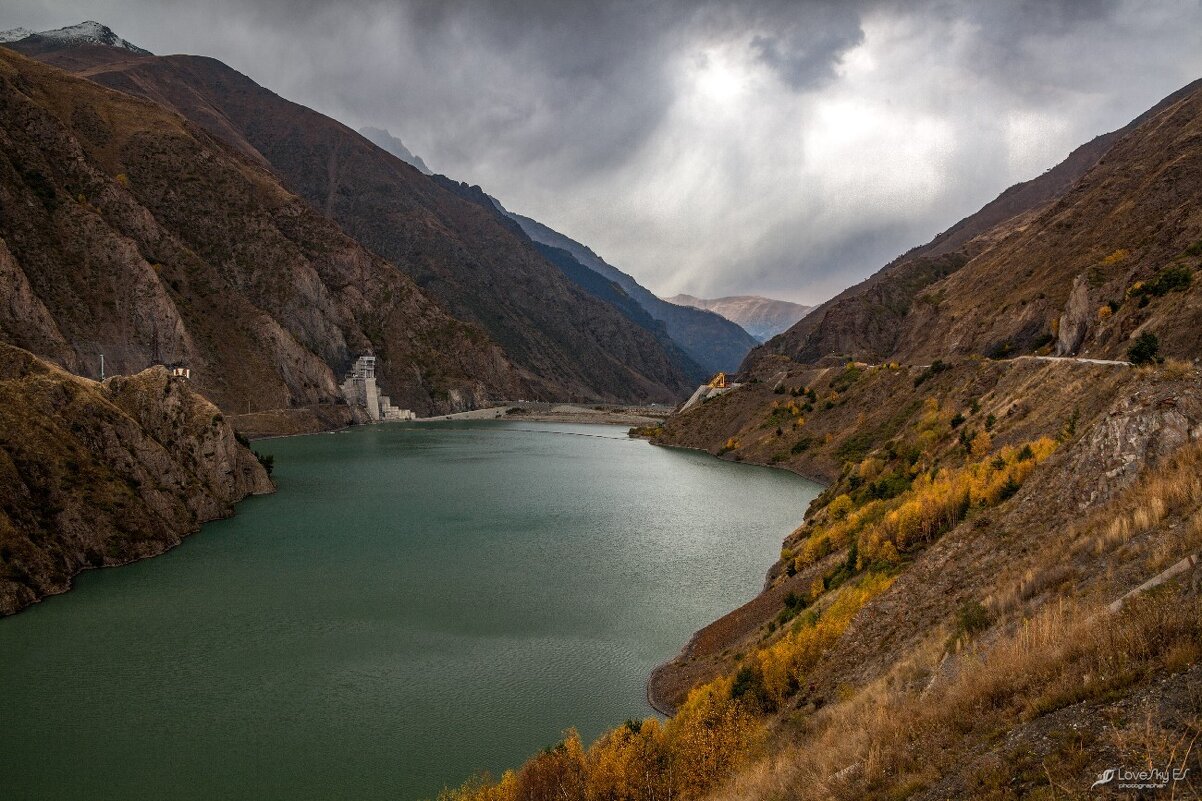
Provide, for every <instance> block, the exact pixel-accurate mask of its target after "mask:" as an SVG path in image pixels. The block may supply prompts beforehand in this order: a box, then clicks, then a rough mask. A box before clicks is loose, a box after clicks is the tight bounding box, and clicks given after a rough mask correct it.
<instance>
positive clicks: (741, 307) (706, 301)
mask: <svg viewBox="0 0 1202 801" xmlns="http://www.w3.org/2000/svg"><path fill="white" fill-rule="evenodd" d="M665 300H667V302H668V303H674V304H676V305H677V306H692V307H693V308H694V309H705V310H706V311H712V312H714V313H715V314H720V315H722V316H723V317H725V318H726V319H727V320H730V321H731V322H732V323H735V324H736V325H738V326H739V327H740V328H742V329H743V330H744V331H746V332H747V333H749V334H751V335H752V336H753V337H755V338H756V339H758V340H759V341H760V342H767V341H768V340H769V339H771V338H772V337H774V336H776V335H777V334H779V333H781V332H782V331H787V330H788V329H789V328H790V327H792V326H793V324H794V323H796V322H797V321H798V320H800V319H801V318H802V317H805V316H806V312H808V311H809V310H810V309H811V308H813V307H812V306H802V305H801V304H800V303H790V302H789V301H787V300H773V299H772V298H762V297H758V296H756V295H730V296H727V297H724V298H698V297H694V296H693V295H673V296H672V297H670V298H665Z"/></svg>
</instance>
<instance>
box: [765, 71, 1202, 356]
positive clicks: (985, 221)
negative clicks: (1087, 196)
mask: <svg viewBox="0 0 1202 801" xmlns="http://www.w3.org/2000/svg"><path fill="white" fill-rule="evenodd" d="M1200 88H1202V84H1200V83H1199V82H1195V83H1192V84H1190V85H1189V86H1186V87H1184V88H1182V89H1180V90H1178V91H1177V92H1174V93H1173V94H1172V95H1170V96H1169V97H1167V98H1165V99H1164V100H1162V101H1161V102H1160V103H1158V104H1157V105H1156V106H1154V107H1153V108H1152V109H1150V110H1149V111H1147V112H1145V113H1144V114H1141V115H1140V116H1139V117H1137V118H1136V119H1135V120H1133V121H1132V122H1131V123H1129V124H1128V125H1127V126H1125V127H1124V128H1122V129H1120V130H1118V131H1114V132H1111V133H1109V134H1105V135H1103V136H1099V137H1097V138H1096V139H1094V140H1093V141H1091V142H1089V143H1087V144H1085V145H1082V146H1081V147H1079V148H1077V149H1076V150H1074V151H1073V152H1072V153H1071V154H1070V155H1069V156H1068V158H1066V159H1065V160H1064V161H1063V162H1061V163H1060V164H1059V165H1057V166H1056V167H1054V168H1052V169H1051V170H1049V171H1047V172H1046V173H1044V174H1043V175H1041V176H1039V177H1038V178H1035V179H1033V180H1031V181H1027V182H1025V183H1021V184H1018V185H1016V186H1013V187H1011V188H1010V189H1007V190H1006V191H1005V192H1003V193H1002V194H1001V195H999V196H998V197H997V198H996V199H995V200H993V201H992V202H990V203H989V204H987V205H986V206H984V207H983V208H982V209H981V210H980V211H978V212H977V213H975V214H973V215H971V216H969V217H966V218H965V219H963V220H961V221H960V222H958V223H956V224H955V225H954V226H952V227H951V228H949V229H948V230H947V231H944V232H943V233H942V234H940V235H939V236H937V237H935V239H933V240H932V241H931V242H929V243H927V244H926V245H923V246H921V247H918V248H915V249H913V250H911V251H909V252H908V253H906V254H905V255H903V256H901V257H899V258H898V259H896V260H895V261H894V262H892V263H890V264H889V265H887V266H886V267H885V268H883V269H882V270H881V271H880V272H878V273H876V274H875V275H873V276H872V277H871V278H868V279H867V280H865V281H863V282H861V283H860V284H857V285H856V286H853V287H850V288H849V289H847V290H845V291H844V292H842V293H840V294H839V295H837V296H836V297H835V298H832V299H831V300H829V301H827V302H826V303H824V304H822V305H821V306H819V307H818V308H817V309H815V310H814V311H812V312H811V313H810V314H809V315H807V316H806V317H805V318H803V319H802V320H801V321H800V322H799V323H798V324H797V325H795V326H794V327H793V328H791V329H790V330H789V331H787V332H785V333H784V334H781V335H780V336H779V337H776V338H775V339H773V340H771V341H770V342H769V343H767V344H766V345H764V346H763V347H762V348H758V349H757V350H756V351H753V352H752V354H751V355H750V356H749V357H748V360H747V364H748V365H750V364H752V363H754V361H756V360H758V359H759V358H761V357H762V356H764V355H767V354H778V355H785V356H789V357H790V358H792V359H795V360H797V361H800V362H816V361H818V360H821V359H823V358H826V357H832V356H834V357H839V358H843V357H853V358H861V359H865V360H868V361H879V360H884V359H888V358H890V356H891V355H893V354H895V353H898V352H900V353H901V354H905V353H908V352H911V348H912V347H913V346H912V343H910V342H903V341H901V340H902V339H903V334H902V331H903V329H905V330H912V331H915V332H918V335H919V336H920V337H921V336H924V335H925V333H924V332H923V330H922V329H923V326H924V325H925V323H926V320H927V316H926V312H928V311H929V309H926V308H925V305H927V304H930V303H931V302H932V301H933V302H935V303H939V304H942V303H944V302H945V301H948V300H950V301H951V303H952V305H953V306H954V305H955V304H956V303H958V302H960V301H961V295H957V294H956V293H965V292H967V291H968V289H969V287H967V286H965V285H963V284H961V283H958V282H956V281H952V280H951V279H950V278H947V277H948V276H950V275H951V274H952V273H955V272H957V271H958V270H960V268H961V267H963V266H964V265H965V264H967V263H969V261H970V260H971V259H973V258H974V257H977V256H982V255H983V254H984V253H988V252H991V251H992V249H993V248H994V246H995V245H997V244H998V243H999V242H1002V241H1005V240H1007V237H1008V236H1009V235H1010V234H1011V233H1012V232H1013V231H1015V230H1026V228H1027V226H1028V225H1029V224H1031V223H1032V222H1033V220H1035V219H1037V218H1038V216H1039V215H1040V214H1041V213H1042V212H1044V211H1046V210H1047V208H1048V206H1049V205H1050V204H1052V203H1054V202H1055V201H1057V200H1059V199H1061V198H1063V197H1064V196H1065V195H1067V194H1068V193H1069V191H1070V190H1071V189H1073V187H1074V186H1075V185H1076V184H1077V182H1078V181H1079V180H1080V179H1081V178H1082V177H1083V176H1084V175H1085V174H1086V173H1087V172H1089V171H1090V170H1091V169H1092V168H1093V167H1094V166H1095V165H1097V164H1098V162H1099V160H1101V159H1102V158H1103V157H1104V156H1106V154H1107V153H1109V151H1110V150H1111V149H1112V148H1114V147H1115V146H1116V145H1117V144H1119V143H1121V142H1123V141H1124V140H1125V139H1126V138H1127V137H1128V136H1136V135H1137V134H1136V132H1137V131H1139V130H1140V129H1144V127H1145V126H1151V125H1153V123H1152V120H1153V119H1154V118H1157V117H1158V116H1160V115H1161V114H1164V113H1170V112H1172V110H1173V109H1178V110H1179V111H1180V109H1179V106H1180V105H1181V104H1182V103H1183V102H1191V100H1190V99H1191V98H1194V97H1195V96H1196V95H1197V93H1198V92H1199V91H1200ZM1149 136H1151V133H1150V130H1149V129H1145V130H1143V131H1142V132H1141V133H1139V134H1138V136H1137V139H1136V142H1137V144H1135V145H1134V150H1135V151H1139V150H1141V149H1142V150H1143V152H1144V153H1145V154H1147V155H1148V156H1152V157H1153V158H1154V157H1155V154H1156V152H1157V151H1156V148H1157V147H1160V146H1162V145H1163V143H1162V142H1157V143H1155V144H1153V142H1152V141H1151V139H1150V138H1145V137H1149ZM1153 138H1155V137H1153ZM1187 138H1188V137H1187ZM1133 155H1135V154H1133V153H1132V152H1130V149H1128V150H1124V151H1119V152H1118V153H1116V157H1117V158H1122V159H1130V158H1131V157H1132V156H1133ZM1161 155H1163V153H1162V154H1161ZM1137 158H1138V157H1137ZM1107 161H1108V162H1113V159H1112V158H1109V157H1108V158H1107ZM1128 166H1129V167H1130V168H1131V169H1133V170H1136V169H1142V170H1153V171H1154V170H1155V169H1157V168H1156V167H1155V166H1154V165H1153V164H1152V163H1151V161H1150V160H1147V159H1145V160H1144V161H1142V162H1139V163H1129V165H1128ZM1176 169H1179V168H1176ZM1148 208H1149V210H1150V208H1151V207H1148ZM1049 213H1051V212H1049ZM1090 213H1094V214H1098V213H1100V212H1098V211H1096V210H1094V211H1092V212H1090ZM1086 216H1088V214H1087V215H1086ZM1078 225H1088V223H1087V222H1086V220H1084V219H1080V218H1079V219H1078ZM1157 225H1158V222H1157V221H1156V220H1155V219H1154V218H1151V217H1148V218H1143V219H1141V220H1140V221H1138V222H1135V223H1134V224H1133V226H1132V227H1140V226H1143V227H1144V228H1146V230H1147V231H1151V230H1153V229H1154V228H1155V227H1156V226H1157ZM1042 227H1043V224H1038V223H1037V228H1035V229H1031V230H1033V231H1038V230H1040V229H1041V228H1042ZM1084 230H1088V228H1086V229H1084ZM1033 236H1038V235H1037V234H1033ZM1090 244H1091V247H1101V246H1102V245H1101V243H1096V242H1095V243H1090ZM1186 244H1188V243H1186ZM1124 247H1128V248H1129V247H1130V243H1128V244H1127V245H1125V246H1124ZM1112 252H1113V250H1112V251H1107V253H1105V254H1102V256H1100V257H1098V258H1102V257H1104V256H1106V255H1109V253H1112ZM1039 258H1041V256H1040V254H1039V252H1038V248H1037V247H1035V248H1032V245H1031V243H1030V242H1028V243H1027V245H1026V246H1025V249H1021V252H1016V253H1015V254H1014V258H1013V261H1016V262H1017V261H1023V262H1024V266H1023V267H1022V269H1020V270H1019V271H1018V273H1017V278H1020V279H1021V278H1029V277H1031V276H1027V271H1028V269H1030V268H1029V266H1026V265H1025V262H1026V261H1036V260H1038V259H1039ZM986 262H988V260H986ZM1094 266H1096V265H1095V264H1092V263H1091V264H1089V265H1086V268H1088V267H1094ZM1009 268H1011V269H1013V268H1014V265H1009ZM999 276H1000V273H999ZM943 279H946V284H947V288H946V290H945V289H943V284H942V283H940V284H939V286H934V285H935V284H937V283H938V282H940V281H941V280H943ZM960 280H961V281H963V280H966V279H960ZM985 280H988V279H985ZM1094 280H1095V281H1096V280H1097V278H1096V277H1095V279H1094ZM1057 281H1059V282H1060V283H1064V284H1065V285H1064V286H1058V287H1057V291H1058V292H1059V293H1060V294H1061V295H1063V297H1064V298H1065V299H1066V298H1067V296H1068V294H1069V292H1070V291H1071V289H1072V277H1071V276H1069V277H1068V279H1067V282H1065V281H1064V277H1063V276H1059V277H1057ZM970 283H971V282H970ZM1029 283H1030V282H1024V288H1025V287H1026V286H1027V285H1028V284H1029ZM928 287H929V288H930V292H926V291H925V290H927V289H928ZM1047 289H1048V288H1047V287H1040V288H1038V289H1036V291H1035V293H1034V294H1035V295H1036V296H1038V294H1039V292H1040V291H1043V292H1044V294H1045V295H1049V293H1048V292H1047ZM1008 291H1016V290H1015V287H1014V286H1009V287H1008ZM920 296H922V297H923V298H925V302H924V303H919V304H917V305H916V300H917V299H918V298H919V297H920ZM1045 299H1046V298H1040V300H1045ZM1004 305H1005V301H1003V302H1002V303H1001V304H1000V305H999V306H998V307H995V308H993V309H981V308H979V307H978V308H977V309H976V313H977V314H979V313H980V312H982V311H984V312H986V313H987V316H988V317H989V319H993V318H994V317H997V316H999V315H996V314H995V312H996V311H997V310H998V309H1000V308H1001V306H1004ZM1045 305H1046V304H1045ZM949 308H950V307H949ZM1011 309H1013V307H1011ZM912 310H914V311H916V312H917V313H916V314H915V316H914V317H913V318H912V319H911V318H910V317H909V316H908V315H909V314H910V312H911V311H912ZM1045 311H1046V309H1045ZM1092 311H1096V309H1094V310H1092ZM1027 314H1028V311H1027V310H1026V308H1025V305H1024V307H1023V308H1022V309H1021V310H1020V311H1019V312H1018V314H1017V315H1015V314H1014V312H1013V310H1011V316H1019V317H1022V318H1023V320H1024V322H1023V323H1022V324H1020V325H1018V326H1016V327H1012V328H1011V329H1010V330H1007V331H1006V332H1005V333H1003V332H1002V331H998V332H995V334H996V336H995V338H998V339H999V341H997V342H985V343H984V344H982V343H981V342H977V341H973V342H972V343H971V344H968V343H959V344H958V346H957V347H959V348H960V350H961V351H971V350H972V349H973V348H978V349H979V348H982V347H985V348H988V347H990V346H996V345H1004V344H1005V341H1006V336H1008V335H1012V334H1014V333H1016V332H1018V333H1021V334H1022V336H1019V337H1018V339H1020V340H1021V341H1022V343H1024V344H1025V345H1028V346H1029V345H1031V344H1034V343H1035V342H1037V341H1038V340H1039V338H1040V337H1042V336H1043V335H1045V334H1046V333H1047V328H1048V326H1049V325H1050V321H1049V320H1040V321H1039V322H1040V324H1041V325H1042V328H1040V329H1039V330H1038V331H1037V332H1035V334H1034V335H1032V334H1031V332H1030V331H1024V330H1023V325H1028V324H1029V325H1033V324H1034V323H1033V320H1034V318H1033V317H1032V318H1031V321H1028V320H1027V317H1026V315H1027ZM968 316H971V315H968ZM1045 316H1047V315H1045ZM940 333H941V334H946V333H947V332H946V330H941V331H940ZM929 344H930V347H924V348H923V352H924V353H927V352H930V353H935V354H936V355H937V354H938V353H939V352H941V351H940V350H939V348H940V340H939V339H937V338H936V337H934V336H931V337H929ZM1018 344H1019V343H1012V345H1011V347H1012V348H1014V347H1018ZM978 352H981V351H980V350H978Z"/></svg>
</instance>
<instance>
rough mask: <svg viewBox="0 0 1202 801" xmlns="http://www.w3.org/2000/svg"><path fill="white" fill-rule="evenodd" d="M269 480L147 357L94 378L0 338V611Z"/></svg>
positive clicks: (224, 512) (161, 542) (217, 510)
mask: <svg viewBox="0 0 1202 801" xmlns="http://www.w3.org/2000/svg"><path fill="white" fill-rule="evenodd" d="M272 490H273V485H272V483H271V480H270V479H269V478H268V476H267V473H266V472H265V471H264V470H263V468H262V466H261V465H260V464H259V462H258V460H257V459H256V458H255V456H254V454H252V453H251V452H250V450H249V449H248V448H247V447H246V446H245V445H244V444H242V443H241V442H239V441H238V438H237V436H236V435H235V433H234V430H233V428H232V427H231V426H230V425H229V423H228V422H227V421H226V420H225V418H224V416H223V415H222V413H221V412H220V411H219V410H218V409H217V407H216V406H214V405H213V404H212V403H210V402H209V401H208V400H206V399H205V398H203V397H202V396H201V395H199V394H197V393H196V392H195V391H194V390H193V389H192V387H191V386H190V383H189V381H188V380H187V379H185V378H180V377H175V376H171V375H170V374H169V373H168V371H167V370H166V369H165V368H163V367H155V368H152V369H149V370H146V371H143V372H141V373H138V374H137V375H132V376H121V377H116V378H111V379H109V380H107V381H105V382H104V383H98V382H95V381H91V380H89V379H86V378H80V377H79V376H75V375H72V374H70V373H67V372H66V371H64V370H61V369H59V368H58V367H55V366H53V365H51V364H48V363H47V362H44V361H42V360H40V359H38V358H37V357H35V356H34V355H33V354H31V353H29V352H27V351H24V350H21V349H19V348H14V347H11V346H9V345H4V344H0V615H5V614H12V613H13V612H16V611H17V610H19V609H21V608H22V607H25V606H27V605H29V604H31V603H34V602H35V601H37V600H39V599H40V598H42V597H44V596H46V595H51V594H54V593H59V592H64V591H65V590H67V589H68V588H69V587H70V584H71V579H72V578H73V577H74V576H75V575H76V574H77V573H79V572H80V571H81V570H84V569H86V568H89V567H101V566H104V565H117V564H123V563H125V562H131V561H133V560H135V559H141V558H143V557H147V556H153V555H155V554H158V553H161V552H163V551H165V550H167V549H168V548H170V547H172V546H173V545H176V544H177V543H179V541H180V539H181V538H182V537H183V536H185V535H187V534H189V533H192V532H194V531H196V530H197V529H198V528H199V527H200V524H201V523H203V522H205V521H207V520H213V519H216V518H219V517H225V516H228V515H229V514H231V513H232V511H233V505H234V503H236V502H237V501H239V500H241V499H242V498H245V497H246V496H247V495H251V494H258V493H266V492H271V491H272Z"/></svg>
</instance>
